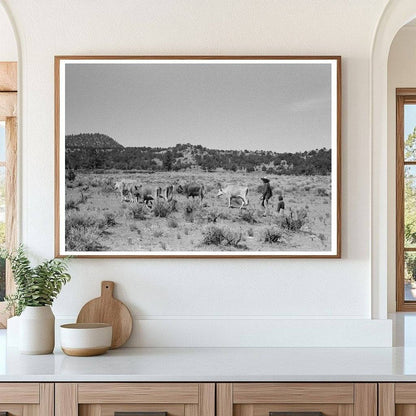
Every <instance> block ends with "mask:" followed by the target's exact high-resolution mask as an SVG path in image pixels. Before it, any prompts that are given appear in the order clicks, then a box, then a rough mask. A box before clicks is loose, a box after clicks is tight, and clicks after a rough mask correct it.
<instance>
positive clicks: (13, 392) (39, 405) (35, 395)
mask: <svg viewBox="0 0 416 416" xmlns="http://www.w3.org/2000/svg"><path fill="white" fill-rule="evenodd" d="M53 391H54V385H53V384H51V383H0V414H2V413H4V414H7V415H8V416H27V415H30V416H32V415H34V416H35V415H42V416H53V412H54V403H53V400H54V397H53Z"/></svg>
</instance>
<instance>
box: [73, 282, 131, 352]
mask: <svg viewBox="0 0 416 416" xmlns="http://www.w3.org/2000/svg"><path fill="white" fill-rule="evenodd" d="M113 292H114V282H111V281H103V282H101V296H100V297H99V298H95V299H93V300H90V301H89V302H88V303H86V304H85V305H84V306H83V307H82V309H81V311H80V312H79V314H78V318H77V323H106V324H111V325H112V327H113V337H112V341H111V349H114V348H119V347H121V346H122V345H123V344H125V343H126V341H127V340H128V339H129V337H130V335H131V332H132V330H133V319H132V317H131V314H130V311H129V310H128V309H127V307H126V305H124V303H122V302H120V301H119V300H117V299H115V298H114V297H113Z"/></svg>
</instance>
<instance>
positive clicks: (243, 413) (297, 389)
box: [217, 383, 377, 416]
mask: <svg viewBox="0 0 416 416" xmlns="http://www.w3.org/2000/svg"><path fill="white" fill-rule="evenodd" d="M358 415H359V416H377V385H376V384H375V383H221V384H218V385H217V416H358Z"/></svg>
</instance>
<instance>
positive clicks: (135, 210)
mask: <svg viewBox="0 0 416 416" xmlns="http://www.w3.org/2000/svg"><path fill="white" fill-rule="evenodd" d="M148 213H149V208H147V207H146V206H145V205H144V204H136V203H135V204H130V205H128V206H127V215H128V216H129V217H131V218H133V219H135V220H145V219H146V218H147V216H148Z"/></svg>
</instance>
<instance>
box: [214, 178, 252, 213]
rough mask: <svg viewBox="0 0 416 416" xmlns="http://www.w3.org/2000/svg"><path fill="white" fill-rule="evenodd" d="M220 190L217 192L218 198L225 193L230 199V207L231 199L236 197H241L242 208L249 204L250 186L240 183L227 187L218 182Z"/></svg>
mask: <svg viewBox="0 0 416 416" xmlns="http://www.w3.org/2000/svg"><path fill="white" fill-rule="evenodd" d="M218 186H219V190H218V194H217V198H218V197H220V196H221V195H225V196H226V197H227V199H228V208H231V200H232V199H233V198H234V199H237V198H238V199H241V206H240V210H241V209H242V208H243V206H244V205H248V198H247V195H248V187H247V186H238V185H228V186H226V187H225V188H223V187H222V186H221V184H218Z"/></svg>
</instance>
